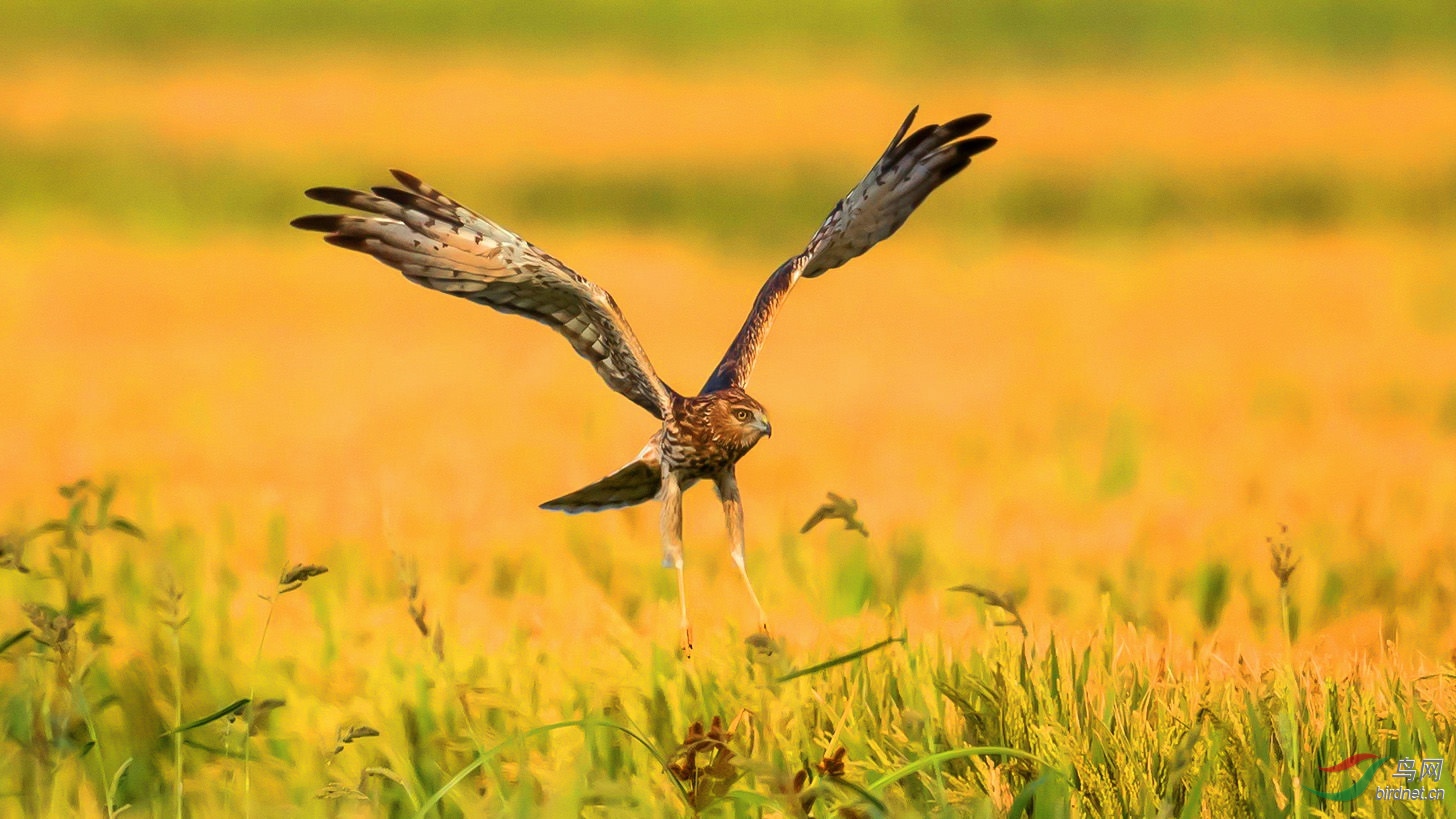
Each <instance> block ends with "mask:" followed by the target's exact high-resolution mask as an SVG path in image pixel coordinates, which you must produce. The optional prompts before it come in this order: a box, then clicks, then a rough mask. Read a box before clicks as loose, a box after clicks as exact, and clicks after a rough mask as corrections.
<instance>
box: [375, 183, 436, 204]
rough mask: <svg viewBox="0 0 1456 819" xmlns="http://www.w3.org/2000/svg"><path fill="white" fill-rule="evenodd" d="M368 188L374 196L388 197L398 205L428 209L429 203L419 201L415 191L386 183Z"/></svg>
mask: <svg viewBox="0 0 1456 819" xmlns="http://www.w3.org/2000/svg"><path fill="white" fill-rule="evenodd" d="M369 190H371V191H373V192H374V195H375V196H378V197H381V198H384V199H388V200H389V201H391V202H393V203H394V204H396V205H399V206H400V207H405V208H420V209H422V210H429V209H430V207H429V203H428V202H424V201H421V199H420V195H419V194H417V193H411V192H410V191H402V190H400V189H399V188H391V187H388V186H386V185H376V186H375V187H372V188H370V189H369Z"/></svg>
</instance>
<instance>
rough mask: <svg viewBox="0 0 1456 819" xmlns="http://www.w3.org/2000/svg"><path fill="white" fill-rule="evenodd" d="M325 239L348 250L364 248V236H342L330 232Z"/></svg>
mask: <svg viewBox="0 0 1456 819" xmlns="http://www.w3.org/2000/svg"><path fill="white" fill-rule="evenodd" d="M324 241H325V242H328V243H329V244H331V245H333V246H335V247H342V248H344V249H346V250H363V249H364V238H363V237H362V236H341V235H339V234H337V233H330V234H329V235H327V236H325V237H324Z"/></svg>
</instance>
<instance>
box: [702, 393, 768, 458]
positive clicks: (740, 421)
mask: <svg viewBox="0 0 1456 819" xmlns="http://www.w3.org/2000/svg"><path fill="white" fill-rule="evenodd" d="M713 398H714V399H715V400H714V401H713V405H712V409H711V412H712V416H713V427H714V428H715V429H717V430H719V431H721V432H722V433H725V437H728V438H730V439H737V444H738V445H739V446H740V447H742V448H743V449H744V450H745V451H747V450H748V448H749V447H752V446H753V445H754V444H756V443H758V441H759V439H760V438H766V437H768V436H770V435H773V426H772V425H770V424H769V422H768V410H765V409H764V408H763V405H762V404H760V403H758V402H757V401H755V400H754V399H753V396H751V395H749V394H748V393H746V392H744V391H743V390H742V389H741V388H739V387H729V388H728V389H725V390H719V391H718V392H716V393H714V394H713Z"/></svg>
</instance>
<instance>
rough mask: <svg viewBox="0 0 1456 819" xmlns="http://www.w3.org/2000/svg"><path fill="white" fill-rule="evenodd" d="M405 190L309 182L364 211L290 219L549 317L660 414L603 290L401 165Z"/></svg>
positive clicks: (461, 289) (418, 273)
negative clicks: (359, 188)
mask: <svg viewBox="0 0 1456 819" xmlns="http://www.w3.org/2000/svg"><path fill="white" fill-rule="evenodd" d="M392 173H393V174H394V177H395V178H396V179H398V180H399V181H400V183H401V184H402V185H404V187H405V188H406V189H407V190H401V189H400V188H386V187H379V188H374V189H373V193H363V192H361V191H354V190H348V189H346V188H311V189H310V190H308V191H306V192H305V195H307V196H308V197H309V198H310V199H316V200H318V201H320V202H326V203H328V204H330V205H341V206H343V207H348V208H354V209H355V210H360V211H363V212H364V213H365V214H368V215H363V216H361V215H357V214H330V215H320V216H302V217H299V218H298V219H295V220H293V226H294V227H298V228H303V229H304V230H317V231H322V232H324V233H326V234H328V235H327V236H325V237H324V241H326V242H328V243H330V244H334V245H338V246H339V247H344V248H348V249H350V250H357V251H360V252H361V253H367V254H369V255H370V256H373V257H374V258H376V259H378V260H379V261H381V262H384V263H385V264H387V265H389V266H390V267H393V268H394V269H396V270H398V271H400V272H401V273H404V275H405V278H407V279H409V280H410V281H412V282H414V283H416V284H421V285H424V286H425V287H428V288H430V289H432V290H438V291H440V292H442V293H449V294H451V295H453V296H460V297H461V298H466V299H469V300H471V301H473V302H476V303H477V304H483V305H485V306H487V307H493V308H495V309H496V310H499V311H501V312H503V313H514V314H516V315H519V316H525V317H526V318H529V319H532V320H534V321H539V322H541V323H542V324H545V325H547V326H549V327H550V328H551V329H553V330H555V331H556V332H558V333H560V334H561V335H562V336H564V337H565V338H566V340H567V341H568V342H570V343H571V346H572V348H573V349H574V350H576V352H577V354H578V355H580V356H581V357H582V358H585V359H586V360H587V361H590V362H591V364H592V367H594V368H595V369H596V371H597V374H598V375H600V376H601V377H602V380H603V381H606V382H607V386H609V387H611V388H612V389H614V390H616V391H617V392H619V393H621V394H622V395H625V396H626V397H627V398H629V399H631V400H632V402H633V403H635V404H637V405H638V406H640V407H642V408H643V409H646V410H647V411H648V412H650V413H652V414H653V415H655V416H657V417H658V418H662V417H663V416H664V415H666V413H667V410H668V407H669V406H670V405H671V403H672V395H673V391H672V389H671V388H670V387H668V386H667V385H666V384H664V383H663V382H662V379H661V378H658V377H657V373H656V372H655V371H654V370H653V369H652V362H650V361H648V360H647V354H646V353H645V352H643V350H642V344H641V343H640V342H638V341H637V337H636V336H635V335H634V334H633V333H632V328H631V327H630V326H628V325H627V319H626V318H624V317H623V316H622V311H621V309H619V308H618V307H617V303H616V302H615V301H613V300H612V297H611V295H610V294H609V293H607V291H605V290H603V289H602V288H600V287H598V286H597V285H595V284H592V283H591V282H590V281H587V280H586V279H585V278H583V277H582V276H580V275H578V274H577V273H576V272H575V271H573V270H571V269H570V268H568V267H567V266H566V265H564V264H562V263H561V262H559V261H557V260H556V259H554V258H552V257H551V255H550V254H548V253H546V252H545V251H543V250H541V249H540V248H538V247H536V246H535V245H533V244H531V243H530V242H527V241H526V240H525V239H522V238H521V237H519V236H517V235H516V234H514V233H512V232H510V231H508V230H506V229H505V228H503V227H501V226H500V225H497V224H495V223H494V222H491V221H490V220H488V219H485V218H484V217H482V216H480V215H479V214H477V213H475V212H474V211H472V210H470V209H469V208H466V207H465V206H463V205H461V204H460V203H458V202H456V201H455V200H453V199H451V198H449V197H447V196H445V195H444V194H442V193H440V192H439V191H437V190H435V189H434V188H432V187H430V186H429V185H426V184H425V183H424V182H421V181H420V180H419V179H417V178H415V177H414V176H412V175H410V174H407V173H405V172H404V171H393V172H392Z"/></svg>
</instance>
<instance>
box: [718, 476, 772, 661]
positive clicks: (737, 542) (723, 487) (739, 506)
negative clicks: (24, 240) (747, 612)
mask: <svg viewBox="0 0 1456 819" xmlns="http://www.w3.org/2000/svg"><path fill="white" fill-rule="evenodd" d="M713 482H714V485H715V486H716V487H717V489H718V498H719V499H721V500H722V501H723V517H724V518H726V519H727V521H728V540H729V541H730V542H731V543H732V544H733V565H735V566H737V567H738V574H739V575H741V576H742V577H743V585H744V586H746V587H747V588H748V599H750V600H752V601H753V607H754V608H755V609H757V610H758V629H759V631H762V632H763V633H764V634H768V633H769V630H768V615H767V614H765V613H764V611H763V606H762V605H760V604H759V602H758V595H757V594H755V593H754V591H753V581H751V580H749V579H748V568H747V566H745V565H744V552H745V550H746V547H745V542H744V536H743V499H742V498H741V497H740V496H739V494H738V479H737V478H736V477H735V476H734V474H733V470H732V469H729V470H727V471H726V472H723V473H721V474H720V475H718V476H717V477H716V478H714V481H713Z"/></svg>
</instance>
